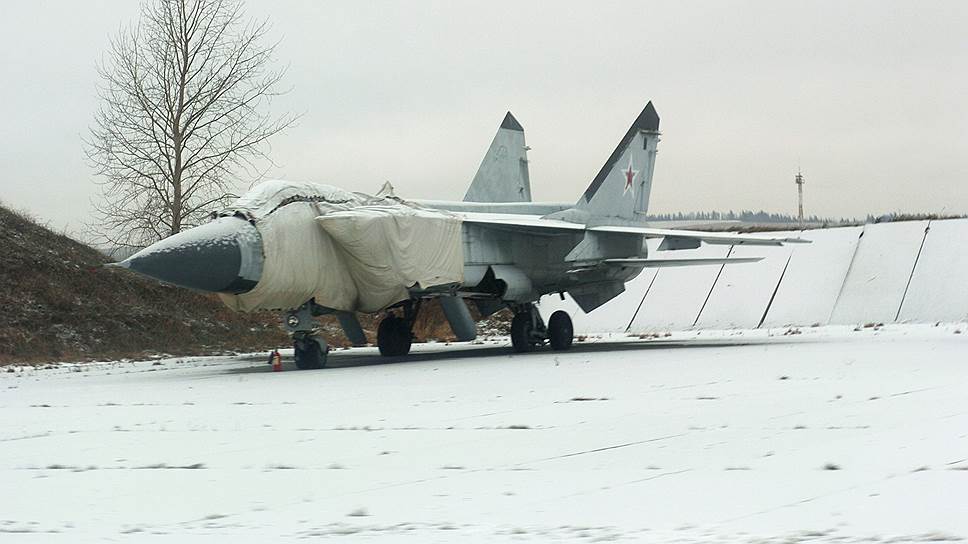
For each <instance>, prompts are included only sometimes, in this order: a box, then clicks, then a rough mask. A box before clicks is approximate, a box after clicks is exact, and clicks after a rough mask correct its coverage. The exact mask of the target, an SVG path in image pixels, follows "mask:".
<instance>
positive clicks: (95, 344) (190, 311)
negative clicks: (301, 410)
mask: <svg viewBox="0 0 968 544" xmlns="http://www.w3.org/2000/svg"><path fill="white" fill-rule="evenodd" d="M105 262H107V259H106V258H105V257H104V256H103V255H102V254H101V253H100V252H98V251H96V250H95V249H93V248H91V247H88V246H86V245H84V244H82V243H80V242H78V241H76V240H73V239H71V238H69V237H67V236H63V235H60V234H57V233H54V232H52V231H50V230H48V229H47V228H45V227H43V226H41V225H39V224H37V223H36V222H34V221H33V220H31V219H30V218H28V217H26V216H24V215H22V214H19V213H16V212H14V211H11V210H9V209H7V208H4V207H0V308H2V311H0V364H4V363H11V362H21V363H32V362H44V361H63V360H70V361H75V360H86V359H104V358H118V357H137V356H144V355H149V354H153V353H170V354H175V355H187V354H202V353H215V352H220V351H227V350H258V349H265V348H269V347H273V346H285V345H287V344H288V343H289V342H288V339H287V337H286V335H285V333H283V331H282V330H281V329H280V327H279V325H278V317H277V316H275V315H271V314H265V315H248V316H247V315H240V314H235V313H233V312H231V311H229V310H228V309H227V308H225V307H224V306H223V305H222V304H221V302H219V301H218V299H217V298H215V297H214V296H206V295H202V294H197V293H193V292H190V291H187V290H184V289H177V288H174V287H171V286H167V285H163V284H161V283H158V282H155V281H150V280H147V279H143V278H140V277H137V276H135V275H134V274H131V273H127V272H126V271H123V270H112V269H106V268H104V267H103V266H102V265H103V264H104V263H105Z"/></svg>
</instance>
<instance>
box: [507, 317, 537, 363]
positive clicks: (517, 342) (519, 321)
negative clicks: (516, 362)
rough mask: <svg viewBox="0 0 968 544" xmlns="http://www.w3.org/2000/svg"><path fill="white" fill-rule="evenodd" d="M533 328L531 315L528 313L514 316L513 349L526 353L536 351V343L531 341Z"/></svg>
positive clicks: (512, 322)
mask: <svg viewBox="0 0 968 544" xmlns="http://www.w3.org/2000/svg"><path fill="white" fill-rule="evenodd" d="M533 328H534V326H533V325H532V322H531V314H529V313H527V312H521V313H517V314H514V318H513V319H511V347H513V348H514V351H516V352H518V353H525V352H528V351H531V350H533V349H534V342H533V341H532V340H531V332H532V330H533Z"/></svg>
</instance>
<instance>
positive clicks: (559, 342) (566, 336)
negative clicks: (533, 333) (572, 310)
mask: <svg viewBox="0 0 968 544" xmlns="http://www.w3.org/2000/svg"><path fill="white" fill-rule="evenodd" d="M574 337H575V329H574V327H573V326H572V324H571V317H570V316H569V315H568V312H566V311H564V310H558V311H557V312H555V313H553V314H551V319H549V320H548V339H549V340H550V343H551V349H553V350H556V351H563V350H566V349H569V348H571V342H572V340H573V339H574Z"/></svg>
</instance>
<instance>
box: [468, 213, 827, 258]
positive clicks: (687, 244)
mask: <svg viewBox="0 0 968 544" xmlns="http://www.w3.org/2000/svg"><path fill="white" fill-rule="evenodd" d="M459 215H461V217H462V218H463V220H464V222H466V223H475V224H479V225H488V226H493V227H497V228H501V227H504V228H516V229H522V230H530V231H538V232H544V233H547V234H555V233H563V232H567V231H587V232H609V233H616V234H639V235H641V236H644V237H646V238H665V240H664V241H663V244H664V245H665V246H666V247H663V248H662V249H689V248H695V247H698V243H699V242H705V243H707V244H719V245H750V246H782V245H783V244H807V243H810V240H804V239H803V238H791V237H788V236H769V235H762V234H736V233H729V232H702V231H694V230H678V229H658V228H653V227H648V226H643V227H639V226H626V225H615V226H612V225H600V226H587V225H583V224H581V223H572V222H569V221H562V220H560V219H543V218H542V217H540V216H536V215H524V214H503V213H473V212H468V213H461V214H459Z"/></svg>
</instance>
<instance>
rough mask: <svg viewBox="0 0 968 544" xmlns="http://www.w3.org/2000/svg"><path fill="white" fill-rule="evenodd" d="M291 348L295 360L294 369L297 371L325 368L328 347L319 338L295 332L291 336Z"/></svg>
mask: <svg viewBox="0 0 968 544" xmlns="http://www.w3.org/2000/svg"><path fill="white" fill-rule="evenodd" d="M292 347H293V354H294V355H295V359H296V368H298V369H299V370H312V369H316V368H323V367H324V366H326V356H327V354H328V353H329V346H327V345H326V341H325V340H323V339H322V338H320V337H319V336H316V335H314V334H311V333H305V332H297V333H295V334H293V336H292Z"/></svg>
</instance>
